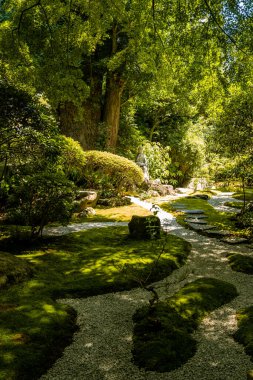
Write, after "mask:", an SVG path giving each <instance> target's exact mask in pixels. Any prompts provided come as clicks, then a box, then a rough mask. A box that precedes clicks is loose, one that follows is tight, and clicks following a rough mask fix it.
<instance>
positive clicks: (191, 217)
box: [187, 214, 207, 219]
mask: <svg viewBox="0 0 253 380" xmlns="http://www.w3.org/2000/svg"><path fill="white" fill-rule="evenodd" d="M187 218H188V219H196V218H197V219H206V218H207V216H206V215H201V214H198V215H197V216H196V215H191V214H188V215H187Z"/></svg>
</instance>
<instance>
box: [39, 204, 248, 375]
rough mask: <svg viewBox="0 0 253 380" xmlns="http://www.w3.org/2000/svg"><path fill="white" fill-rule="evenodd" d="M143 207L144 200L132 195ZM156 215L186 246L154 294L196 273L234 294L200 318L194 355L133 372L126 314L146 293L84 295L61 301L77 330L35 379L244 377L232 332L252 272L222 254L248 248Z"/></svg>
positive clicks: (245, 364) (241, 355) (242, 360)
mask: <svg viewBox="0 0 253 380" xmlns="http://www.w3.org/2000/svg"><path fill="white" fill-rule="evenodd" d="M132 200H133V202H135V203H137V204H139V205H140V206H142V207H145V208H147V209H150V208H151V206H152V205H151V204H150V203H148V202H143V201H140V200H138V199H136V198H132ZM158 216H159V217H160V218H161V221H162V224H163V225H164V226H165V228H166V230H167V231H169V232H170V233H172V234H175V235H177V236H179V237H182V238H184V239H185V240H187V241H189V242H190V243H191V244H192V251H191V254H190V256H189V258H188V261H187V263H186V265H184V266H183V267H182V268H180V269H178V270H176V271H174V272H173V273H172V275H170V276H169V277H168V278H166V279H164V280H163V281H160V282H157V283H156V284H155V285H156V289H157V291H158V292H159V294H160V297H161V298H163V297H167V296H168V295H172V294H173V293H175V292H176V291H177V290H179V289H180V288H181V287H182V286H183V285H185V284H186V283H188V282H189V281H193V280H195V279H197V278H199V277H215V278H217V279H222V280H224V281H228V282H230V283H232V284H234V285H235V286H236V287H237V290H238V293H239V296H238V297H237V298H235V299H234V300H233V301H232V302H230V303H229V304H226V305H224V306H222V307H220V308H218V309H216V310H215V311H214V312H212V313H211V314H209V316H208V317H207V318H205V319H204V320H203V321H202V323H201V325H200V326H199V328H198V330H197V331H196V332H195V333H194V337H195V339H196V340H197V341H198V350H197V353H196V355H195V356H194V357H193V358H191V359H190V360H189V361H188V362H187V363H186V364H185V365H183V366H182V367H181V368H179V369H177V370H175V371H172V372H168V373H156V372H148V371H147V372H146V371H143V370H139V369H138V367H136V366H135V365H134V364H133V363H132V361H131V359H132V357H131V348H132V330H133V323H132V315H133V313H134V312H135V310H136V309H137V308H139V307H140V306H141V305H143V304H145V303H147V302H148V299H149V296H150V295H149V294H147V292H145V291H143V290H142V289H134V290H131V291H125V292H119V293H110V294H105V295H100V296H95V297H88V298H85V299H63V300H60V302H62V303H64V304H68V305H70V306H72V307H73V308H75V309H76V310H77V314H78V320H77V323H78V325H79V328H80V330H79V331H78V332H77V333H76V334H75V335H74V339H73V343H72V344H71V345H70V346H68V347H67V348H66V349H65V351H64V354H63V356H62V357H61V358H60V359H59V360H58V361H57V362H56V363H55V364H54V366H53V367H52V368H51V369H50V370H49V371H48V373H47V374H45V375H44V376H42V377H41V380H52V379H59V380H70V379H71V380H74V379H75V380H86V379H89V380H128V379H129V380H245V379H246V373H247V371H248V370H250V369H252V367H253V364H252V362H250V358H249V356H247V355H246V354H245V352H244V350H243V347H242V346H241V345H239V344H237V343H236V342H235V341H234V340H233V338H232V334H233V333H234V332H235V330H236V329H237V324H236V317H235V313H236V310H238V309H240V308H243V307H246V306H249V305H252V304H253V291H252V289H253V276H249V275H246V274H243V273H237V272H233V271H232V270H231V269H230V267H229V265H228V262H227V259H226V253H228V252H231V251H235V252H245V253H247V254H249V255H251V254H252V249H251V248H250V247H248V246H244V247H242V246H233V247H231V246H228V245H225V244H224V243H221V242H219V241H217V240H216V239H211V238H207V237H204V236H201V235H198V234H197V233H196V232H194V231H191V230H186V229H185V228H183V227H181V226H179V225H178V224H177V223H176V221H175V219H174V217H173V216H172V215H171V214H169V213H167V212H165V211H162V210H161V211H160V212H159V213H158Z"/></svg>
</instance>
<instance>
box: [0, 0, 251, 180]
mask: <svg viewBox="0 0 253 380" xmlns="http://www.w3.org/2000/svg"><path fill="white" fill-rule="evenodd" d="M0 12H1V13H0V60H1V69H0V75H1V78H2V79H4V80H5V81H7V82H8V83H11V84H12V85H14V86H16V87H18V88H21V89H23V90H25V91H27V92H28V93H30V94H33V95H35V94H37V96H38V94H39V95H40V96H41V97H42V98H43V100H44V102H45V103H47V104H48V105H49V106H50V107H51V110H52V112H53V113H54V115H55V118H56V120H57V122H59V125H60V130H61V132H62V133H64V134H66V135H67V136H71V137H73V138H74V139H76V140H77V141H79V142H80V144H81V146H82V147H83V148H84V149H100V150H109V151H112V152H119V153H120V154H122V155H125V156H127V157H129V158H133V157H134V152H136V148H137V145H138V144H141V143H148V142H156V143H160V144H162V146H164V147H167V146H168V147H170V152H171V167H170V172H172V171H173V170H174V172H175V171H177V172H178V173H179V176H178V179H179V178H180V175H181V179H182V181H183V178H185V180H186V179H187V178H188V177H189V176H191V175H192V173H193V172H194V169H195V168H197V167H198V166H199V165H202V164H203V159H205V157H206V156H208V157H209V158H210V157H211V156H210V154H209V153H208V152H205V148H204V146H205V143H206V142H208V144H209V150H210V146H213V148H212V149H213V150H214V151H215V153H217V152H216V151H217V149H218V146H217V145H216V146H215V141H216V139H217V138H218V140H219V144H218V145H220V146H221V147H224V148H222V150H223V154H228V153H229V150H230V148H228V146H229V147H232V146H233V149H234V148H235V145H234V143H233V141H235V140H236V145H238V144H239V145H242V146H241V148H240V149H241V150H240V152H241V151H242V149H246V150H247V154H248V151H249V148H248V147H249V146H250V136H251V134H252V116H251V113H250V104H251V103H252V95H251V94H252V91H251V88H252V50H253V38H252V36H253V34H252V28H253V23H252V14H253V5H252V4H251V1H249V0H242V1H239V0H230V1H224V0H215V1H212V2H210V1H209V0H195V1H192V2H190V1H187V0H185V1H182V0H173V1H170V2H168V1H167V0H166V1H165V0H124V1H117V0H94V1H92V2H91V1H88V0H86V1H79V0H68V1H63V0H55V1H54V2H53V3H52V2H50V1H49V0H38V1H36V0H29V1H16V0H4V1H2V7H1V11H0ZM239 126H240V127H239ZM239 130H240V133H239V132H238V131H239ZM206 131H208V133H206ZM245 134H246V135H247V137H246V138H245V136H246V135H245ZM217 136H218V137H217ZM228 136H229V138H228ZM211 140H212V141H214V143H213V144H212V143H211ZM243 145H244V147H243ZM245 145H247V146H248V147H247V148H246V146H245ZM214 146H215V148H214ZM240 152H239V150H237V154H239V153H240ZM250 154H251V153H250ZM194 157H196V160H195V159H194ZM189 158H190V160H189ZM187 160H188V161H194V162H193V164H192V167H191V168H190V167H189V166H188V165H185V162H186V161H187ZM173 168H174V169H173ZM172 169H173V170H172ZM185 172H188V176H187V175H186V176H185V174H184V173H185ZM179 182H180V180H179Z"/></svg>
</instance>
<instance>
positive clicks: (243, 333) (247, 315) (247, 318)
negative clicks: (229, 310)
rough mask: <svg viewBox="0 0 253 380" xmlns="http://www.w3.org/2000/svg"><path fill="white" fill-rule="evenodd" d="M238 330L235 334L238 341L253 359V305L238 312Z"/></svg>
mask: <svg viewBox="0 0 253 380" xmlns="http://www.w3.org/2000/svg"><path fill="white" fill-rule="evenodd" d="M237 320H238V330H237V332H236V333H235V334H234V338H235V340H236V341H237V342H239V343H241V344H243V345H244V347H245V351H246V353H247V354H248V355H250V356H251V360H252V361H253V306H250V307H248V308H246V309H243V310H240V311H238V312H237Z"/></svg>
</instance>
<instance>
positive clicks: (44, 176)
mask: <svg viewBox="0 0 253 380" xmlns="http://www.w3.org/2000/svg"><path fill="white" fill-rule="evenodd" d="M73 202H74V187H73V183H72V182H70V181H68V180H67V179H66V177H65V176H64V175H63V174H62V173H60V172H59V173H57V172H54V171H52V172H49V171H44V172H41V173H35V174H30V175H26V176H21V177H18V176H16V177H15V182H13V183H12V188H11V195H10V197H9V199H8V217H7V218H8V221H9V223H11V224H16V225H26V226H30V227H31V236H32V237H33V236H38V235H40V234H42V231H43V228H44V227H45V225H46V224H48V223H49V222H56V221H58V222H61V223H62V224H64V223H67V222H68V221H69V220H70V218H71V215H72V210H73Z"/></svg>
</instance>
